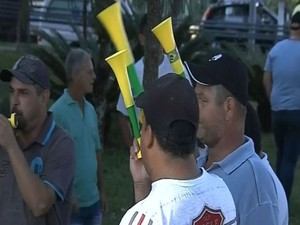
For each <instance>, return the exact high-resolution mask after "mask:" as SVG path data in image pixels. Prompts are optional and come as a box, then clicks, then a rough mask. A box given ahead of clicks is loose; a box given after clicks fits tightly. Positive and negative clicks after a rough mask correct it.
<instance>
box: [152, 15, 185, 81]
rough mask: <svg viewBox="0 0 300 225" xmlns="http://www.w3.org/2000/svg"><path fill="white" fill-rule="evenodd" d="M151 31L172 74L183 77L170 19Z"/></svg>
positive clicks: (182, 68)
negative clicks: (165, 56) (170, 66)
mask: <svg viewBox="0 0 300 225" xmlns="http://www.w3.org/2000/svg"><path fill="white" fill-rule="evenodd" d="M151 31H152V32H153V33H154V35H155V36H156V38H157V39H158V41H159V42H160V44H161V46H162V47H163V49H164V51H165V53H166V54H167V55H168V58H169V61H170V63H171V65H172V68H173V70H174V72H175V73H177V74H179V75H181V76H185V74H184V67H183V64H182V61H181V58H180V55H179V53H178V49H177V46H176V43H175V40H174V35H173V28H172V19H171V17H169V18H167V19H166V20H164V21H163V22H161V23H160V24H158V25H157V26H156V27H154V28H153V29H152V30H151Z"/></svg>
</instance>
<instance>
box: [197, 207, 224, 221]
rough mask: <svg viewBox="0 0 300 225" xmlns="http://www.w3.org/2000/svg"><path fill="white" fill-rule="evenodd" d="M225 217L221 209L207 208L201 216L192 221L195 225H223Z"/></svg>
mask: <svg viewBox="0 0 300 225" xmlns="http://www.w3.org/2000/svg"><path fill="white" fill-rule="evenodd" d="M223 222H224V215H223V213H222V211H221V210H220V209H218V210H214V209H211V208H209V207H208V206H205V207H204V209H203V210H202V212H201V213H200V215H199V216H198V217H197V218H195V219H194V220H193V221H192V224H193V225H222V224H223Z"/></svg>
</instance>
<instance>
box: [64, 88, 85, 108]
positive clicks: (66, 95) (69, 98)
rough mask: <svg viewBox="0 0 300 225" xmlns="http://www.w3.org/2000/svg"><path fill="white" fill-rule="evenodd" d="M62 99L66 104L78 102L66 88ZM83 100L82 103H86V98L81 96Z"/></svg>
mask: <svg viewBox="0 0 300 225" xmlns="http://www.w3.org/2000/svg"><path fill="white" fill-rule="evenodd" d="M63 99H64V101H65V102H66V103H67V104H68V105H71V104H74V103H78V102H77V101H75V100H74V99H73V98H72V96H71V95H70V93H69V91H68V89H67V88H66V89H64V94H63ZM83 102H84V104H86V99H85V97H83Z"/></svg>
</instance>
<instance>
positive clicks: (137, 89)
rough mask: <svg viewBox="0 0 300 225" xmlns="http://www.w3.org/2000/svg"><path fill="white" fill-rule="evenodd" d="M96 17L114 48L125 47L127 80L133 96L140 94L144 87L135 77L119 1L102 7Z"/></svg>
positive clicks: (122, 48)
mask: <svg viewBox="0 0 300 225" xmlns="http://www.w3.org/2000/svg"><path fill="white" fill-rule="evenodd" d="M97 18H98V20H99V21H101V23H102V24H103V26H104V27H105V29H106V31H107V33H108V34H109V36H110V38H111V40H112V42H113V43H114V46H115V48H116V49H117V50H118V51H121V50H124V49H127V50H128V51H127V52H125V53H124V61H125V65H126V68H127V71H128V75H129V81H130V84H131V87H132V90H133V94H134V96H138V95H140V94H141V93H142V92H143V91H144V89H143V86H142V85H141V83H140V81H139V80H138V78H137V74H136V70H135V67H134V58H133V56H132V52H131V48H130V45H129V43H128V39H127V35H126V32H125V29H124V25H123V20H122V15H121V7H120V2H116V3H114V4H112V5H111V6H109V7H107V8H106V9H104V10H103V11H102V12H100V13H99V14H98V15H97Z"/></svg>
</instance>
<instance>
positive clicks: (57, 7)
mask: <svg viewBox="0 0 300 225" xmlns="http://www.w3.org/2000/svg"><path fill="white" fill-rule="evenodd" d="M82 10H83V4H82V0H72V1H68V0H52V1H51V2H50V3H49V5H48V10H47V19H50V20H51V19H53V20H56V21H57V20H58V21H61V22H68V21H70V20H71V21H73V22H80V21H82ZM87 10H88V11H91V4H88V7H87Z"/></svg>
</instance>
